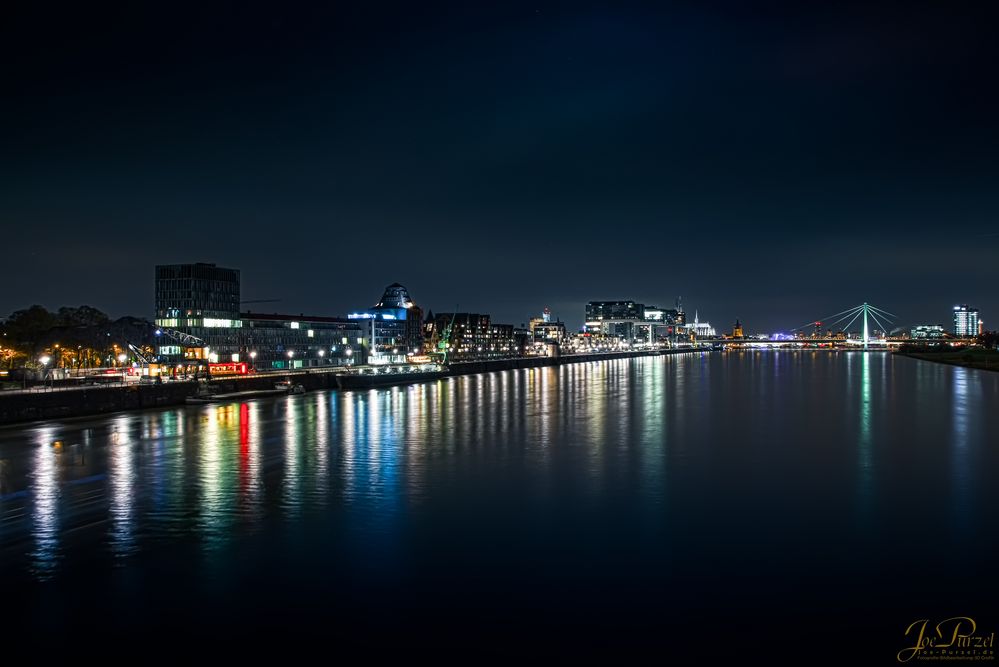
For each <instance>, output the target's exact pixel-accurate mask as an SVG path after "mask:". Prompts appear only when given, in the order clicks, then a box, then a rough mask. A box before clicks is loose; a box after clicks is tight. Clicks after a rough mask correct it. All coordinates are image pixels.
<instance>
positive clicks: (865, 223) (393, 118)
mask: <svg viewBox="0 0 999 667" xmlns="http://www.w3.org/2000/svg"><path fill="white" fill-rule="evenodd" d="M23 4H25V5H32V7H24V8H21V9H14V10H12V9H11V8H10V7H6V8H5V9H4V15H3V17H2V20H0V55H2V63H3V64H2V66H0V67H2V68H3V69H2V72H3V73H2V86H3V88H2V90H3V92H2V97H0V120H2V123H0V222H2V226H3V235H2V238H3V257H2V267H3V268H2V273H0V276H2V281H0V316H2V315H6V314H8V313H9V312H11V311H12V310H15V309H17V308H23V307H26V306H28V305H30V304H32V303H41V304H43V305H46V306H48V307H52V308H55V307H58V306H60V305H78V304H81V303H87V304H90V305H93V306H96V307H99V308H102V309H104V310H106V311H108V312H109V313H111V314H112V315H115V316H118V315H124V314H135V315H142V316H152V310H153V265H154V264H156V263H172V262H188V261H206V262H215V263H218V264H221V265H225V266H234V267H238V268H241V269H242V271H243V299H247V300H249V299H281V301H280V302H279V303H268V304H261V305H259V306H250V307H251V308H255V309H259V310H261V311H267V312H273V311H280V312H289V313H300V312H305V313H309V314H318V315H343V314H345V313H346V312H347V311H348V310H350V309H353V308H357V307H363V306H369V305H371V304H373V303H374V302H375V301H376V300H377V299H378V297H379V296H380V295H381V292H382V289H383V287H384V286H385V285H387V284H389V283H392V282H395V281H399V282H401V283H403V284H405V285H406V286H408V287H409V289H410V292H411V294H412V295H413V297H414V299H415V300H416V301H417V302H418V303H419V304H420V305H422V306H424V307H425V308H430V309H433V310H435V311H442V310H451V309H453V308H454V306H455V305H456V304H457V305H458V307H459V308H460V309H461V310H470V311H476V312H489V313H491V314H493V316H494V319H496V320H498V321H501V322H507V323H513V324H519V323H521V322H526V321H527V319H528V318H529V317H530V316H531V315H533V314H536V313H539V312H540V311H541V309H542V308H543V307H544V306H545V305H549V306H551V308H552V309H553V311H554V312H555V314H556V315H557V316H560V317H561V318H562V319H564V320H566V321H567V322H569V323H570V324H572V325H573V326H578V325H579V324H580V323H581V322H582V319H583V304H584V303H585V302H586V301H587V300H591V299H629V298H630V299H635V300H639V301H643V302H645V303H650V304H656V305H659V306H663V307H669V306H672V304H673V301H674V299H675V298H676V296H677V295H682V296H683V302H684V305H685V307H686V309H687V310H688V312H690V313H693V311H694V309H697V310H698V311H699V313H700V316H701V319H702V321H703V320H710V321H711V322H712V324H714V325H715V326H716V327H717V328H718V329H719V330H722V329H726V330H727V329H729V328H730V327H731V323H732V321H734V319H735V318H736V317H739V318H741V319H742V320H743V322H744V323H745V324H746V326H747V329H748V330H750V331H772V330H777V329H787V328H789V327H793V326H797V325H800V324H803V323H805V322H807V321H809V320H811V319H814V318H818V317H822V316H825V315H828V314H830V313H834V312H837V311H841V310H844V309H846V308H847V307H849V306H852V305H855V304H858V303H860V302H862V301H865V300H866V301H869V302H871V303H873V304H876V305H878V306H880V307H882V308H884V309H886V310H889V311H892V312H895V313H897V314H898V315H899V323H900V324H906V325H907V324H912V323H917V322H920V323H921V322H925V323H941V324H945V325H947V324H949V312H950V310H951V308H952V306H953V305H954V304H956V303H971V304H972V305H975V306H978V307H979V308H980V309H981V311H982V318H983V319H984V321H985V322H986V324H987V325H988V326H989V327H990V328H996V326H997V325H999V293H997V289H996V279H997V277H999V268H997V267H999V261H997V260H999V228H997V225H996V220H997V215H999V132H997V127H999V93H997V78H999V77H997V67H996V64H997V63H999V47H997V43H999V40H997V39H996V37H995V35H996V32H997V21H996V18H997V17H996V15H995V10H994V9H993V10H991V13H990V14H985V13H983V11H985V10H984V9H983V8H982V6H983V5H985V4H987V3H980V2H979V3H969V4H962V3H959V2H950V1H948V2H938V3H933V4H932V5H928V6H917V5H916V4H913V3H900V4H899V5H896V6H894V7H890V6H876V5H873V4H871V3H864V4H865V7H863V8H859V7H858V8H854V9H850V8H846V6H845V5H843V4H842V3H828V4H829V5H831V6H834V7H829V8H825V9H821V8H817V7H814V6H812V5H813V4H815V3H807V2H793V3H786V4H779V3H778V4H775V3H766V4H760V5H753V6H752V7H750V6H749V5H748V4H744V3H739V5H738V6H737V7H736V8H733V9H730V10H727V11H723V10H721V9H719V8H718V7H717V6H715V7H708V5H709V3H696V2H692V3H683V4H676V5H672V6H669V7H667V6H666V5H665V4H659V3H656V4H650V5H647V6H644V7H643V6H637V5H636V6H630V7H625V6H624V5H620V4H618V3H614V6H613V7H612V6H610V5H607V6H602V5H597V4H590V3H583V2H577V3H566V4H565V5H551V4H547V3H531V4H520V3H517V2H509V1H506V2H502V3H496V4H495V6H494V7H492V8H487V7H485V6H484V3H476V2H470V3H460V4H455V5H454V6H449V5H440V4H438V5H434V4H425V3H407V4H406V5H405V6H403V7H394V6H391V5H389V4H387V3H376V2H371V3H368V2H356V3H349V4H346V3H345V4H344V5H343V6H336V3H331V5H330V6H328V7H324V8H320V7H307V6H301V7H295V6H294V5H292V4H288V3H278V2H270V3H263V4H254V3H246V2H233V3H218V4H217V5H216V6H215V8H213V9H206V8H205V7H203V6H191V7H189V8H185V7H184V6H182V5H180V4H175V3H133V4H127V5H121V6H119V7H116V8H113V9H112V8H108V9H95V8H94V7H91V6H90V4H89V3H78V4H79V6H78V7H77V8H76V9H74V10H72V13H65V12H66V11H67V10H66V9H65V8H63V7H61V6H60V5H59V4H58V3H57V4H54V5H53V4H43V3H23ZM138 4H145V5H147V6H146V7H145V8H139V7H137V6H133V5H138ZM317 4H319V3H317ZM991 4H993V6H994V3H991Z"/></svg>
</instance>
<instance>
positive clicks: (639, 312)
mask: <svg viewBox="0 0 999 667" xmlns="http://www.w3.org/2000/svg"><path fill="white" fill-rule="evenodd" d="M642 319H645V305H644V304H641V303H635V302H634V301H590V302H588V303H587V304H586V321H587V322H599V321H602V320H642Z"/></svg>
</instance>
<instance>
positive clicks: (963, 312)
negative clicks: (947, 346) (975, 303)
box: [954, 304, 978, 338]
mask: <svg viewBox="0 0 999 667" xmlns="http://www.w3.org/2000/svg"><path fill="white" fill-rule="evenodd" d="M954 335H955V336H957V337H958V338H971V337H973V336H977V335H978V309H977V308H972V307H971V306H969V305H967V304H965V305H961V306H954Z"/></svg>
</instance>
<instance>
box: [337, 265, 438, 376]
mask: <svg viewBox="0 0 999 667" xmlns="http://www.w3.org/2000/svg"><path fill="white" fill-rule="evenodd" d="M347 319H348V320H351V321H354V322H356V324H357V326H358V327H359V328H360V330H361V334H360V335H361V337H362V338H364V341H365V345H366V347H367V350H368V363H371V364H390V363H405V361H406V356H407V355H409V354H419V353H420V351H421V350H422V347H423V336H422V331H421V324H422V321H423V311H422V310H421V309H420V307H419V306H417V305H416V304H415V303H414V302H413V299H412V298H411V297H410V296H409V290H407V289H406V288H405V287H404V286H402V285H400V284H399V283H392V284H391V285H389V286H388V287H386V288H385V292H384V293H383V294H382V298H381V299H380V300H379V301H378V303H376V304H375V305H374V306H372V307H370V308H365V309H363V310H356V311H353V312H351V313H348V314H347Z"/></svg>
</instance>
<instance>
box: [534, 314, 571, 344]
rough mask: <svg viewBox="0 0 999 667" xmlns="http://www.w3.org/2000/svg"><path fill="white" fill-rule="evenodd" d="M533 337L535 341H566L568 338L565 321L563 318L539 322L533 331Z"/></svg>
mask: <svg viewBox="0 0 999 667" xmlns="http://www.w3.org/2000/svg"><path fill="white" fill-rule="evenodd" d="M531 338H532V340H533V342H535V343H544V342H553V343H559V344H561V343H564V342H565V341H566V340H567V339H568V334H567V333H566V330H565V323H564V322H562V321H561V320H556V321H555V322H551V321H548V322H539V323H538V324H536V325H535V326H534V329H533V331H531Z"/></svg>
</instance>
